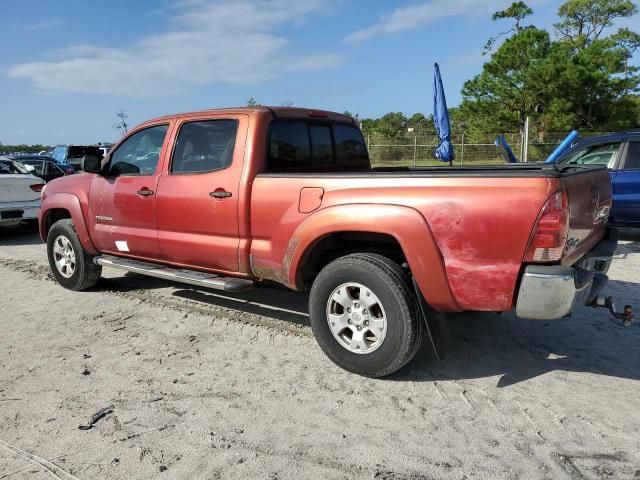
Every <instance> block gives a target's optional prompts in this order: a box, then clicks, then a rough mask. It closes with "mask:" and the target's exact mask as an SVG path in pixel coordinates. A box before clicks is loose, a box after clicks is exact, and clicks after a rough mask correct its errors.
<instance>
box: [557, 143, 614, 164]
mask: <svg viewBox="0 0 640 480" xmlns="http://www.w3.org/2000/svg"><path fill="white" fill-rule="evenodd" d="M620 143H621V142H611V143H605V144H599V145H589V146H586V147H582V148H580V147H577V148H576V149H575V150H574V151H573V153H571V152H569V154H568V155H567V156H566V157H565V158H563V159H562V160H560V161H559V162H558V163H563V164H573V165H605V166H607V167H609V168H613V163H614V162H615V159H616V154H617V153H618V150H620Z"/></svg>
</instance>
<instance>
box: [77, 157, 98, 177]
mask: <svg viewBox="0 0 640 480" xmlns="http://www.w3.org/2000/svg"><path fill="white" fill-rule="evenodd" d="M80 168H81V169H82V170H83V171H85V172H87V173H100V159H99V158H98V157H97V156H95V155H85V156H84V157H82V160H81V162H80Z"/></svg>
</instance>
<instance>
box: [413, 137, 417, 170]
mask: <svg viewBox="0 0 640 480" xmlns="http://www.w3.org/2000/svg"><path fill="white" fill-rule="evenodd" d="M417 154H418V136H417V135H414V136H413V166H414V168H415V166H416V156H417Z"/></svg>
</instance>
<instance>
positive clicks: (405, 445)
mask: <svg viewBox="0 0 640 480" xmlns="http://www.w3.org/2000/svg"><path fill="white" fill-rule="evenodd" d="M631 235H632V236H631V237H630V239H629V240H630V241H626V242H625V243H623V244H621V245H620V248H619V251H618V255H617V256H616V260H615V262H614V264H613V266H612V269H611V272H610V276H611V278H612V281H611V283H610V284H609V286H608V292H609V293H611V294H614V295H616V296H617V297H618V298H620V299H626V300H627V301H628V302H630V303H632V304H634V303H635V304H636V305H635V306H640V305H638V304H640V302H638V299H639V298H640V289H639V288H638V287H639V285H638V284H639V282H640V278H639V277H640V243H636V242H637V240H640V237H638V236H637V234H633V233H632V234H631ZM633 235H636V236H635V237H634V236H633ZM633 240H636V242H633ZM105 273H106V276H107V278H105V279H103V280H102V281H101V283H100V285H99V287H98V288H96V289H95V290H93V291H90V292H85V293H73V292H70V291H67V290H64V289H63V288H61V287H59V286H58V285H57V284H56V283H54V282H53V281H52V280H51V277H50V276H49V274H48V266H47V264H46V258H45V248H44V245H42V244H40V242H39V239H38V237H37V236H36V235H33V234H28V233H8V232H3V233H0V479H5V478H6V479H11V480H22V479H34V480H39V479H46V478H56V477H58V478H62V479H65V480H68V479H74V478H80V479H107V478H108V479H142V478H167V479H170V478H185V479H219V478H239V479H253V478H255V479H270V480H275V479H278V480H280V479H300V478H304V479H315V478H322V479H342V478H349V479H351V478H357V479H359V478H363V479H393V480H398V479H405V480H410V479H411V480H415V479H441V478H442V479H475V478H477V479H485V478H504V479H515V478H521V479H534V478H548V479H610V478H611V479H626V478H628V479H631V478H638V477H640V404H639V402H640V382H639V379H640V325H639V324H633V325H631V326H630V327H627V328H625V327H622V326H621V325H617V324H615V323H613V322H612V321H611V320H609V318H608V314H607V312H606V311H604V310H595V309H587V308H585V309H583V310H580V311H579V312H578V313H576V314H574V315H573V317H571V318H567V319H563V320H559V321H554V322H535V321H525V320H520V319H517V318H515V317H514V316H513V315H511V314H504V315H494V314H473V315H459V316H456V317H454V318H452V319H451V330H452V346H451V354H450V358H449V360H448V361H447V362H446V363H438V362H437V361H436V360H435V359H434V358H433V355H432V354H431V353H430V351H429V349H428V348H426V347H425V348H423V350H422V352H421V353H420V354H419V356H418V358H417V359H416V360H415V361H414V362H413V363H412V364H411V365H409V367H408V368H405V369H404V370H403V371H402V372H400V373H399V374H396V375H395V376H393V377H392V378H389V379H385V380H370V379H365V378H360V377H357V376H354V375H351V374H348V373H346V372H344V371H342V370H340V369H339V368H337V367H336V366H334V365H333V364H332V363H331V362H330V361H329V360H327V359H326V358H325V356H324V355H323V354H322V352H321V351H320V349H319V348H318V347H317V345H316V343H315V341H314V340H313V338H312V337H311V331H310V328H309V326H308V319H307V315H306V313H305V306H306V298H305V296H304V295H302V294H296V293H292V292H288V291H286V290H282V289H278V288H267V287H263V288H259V289H256V290H255V291H253V292H251V293H248V294H247V293H245V294H242V295H226V294H225V295H221V294H219V293H215V292H212V291H205V290H197V289H193V288H190V287H188V288H185V286H182V285H177V284H172V283H169V282H163V281H157V280H154V279H149V278H145V277H140V276H137V275H120V274H119V273H115V272H108V271H105ZM143 287H144V289H143ZM108 405H113V412H112V413H111V414H108V415H107V416H106V417H105V418H103V419H102V420H100V421H99V422H98V423H97V424H96V425H95V427H94V428H93V429H91V430H87V431H83V430H79V429H78V426H79V425H81V424H84V423H85V422H86V421H87V420H88V418H89V417H90V416H91V415H92V414H94V413H95V412H96V411H98V410H99V409H101V408H103V407H105V406H108Z"/></svg>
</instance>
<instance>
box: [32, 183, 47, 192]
mask: <svg viewBox="0 0 640 480" xmlns="http://www.w3.org/2000/svg"><path fill="white" fill-rule="evenodd" d="M43 187H44V183H36V184H34V185H29V188H30V189H31V190H33V191H34V192H41V191H42V188H43Z"/></svg>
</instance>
